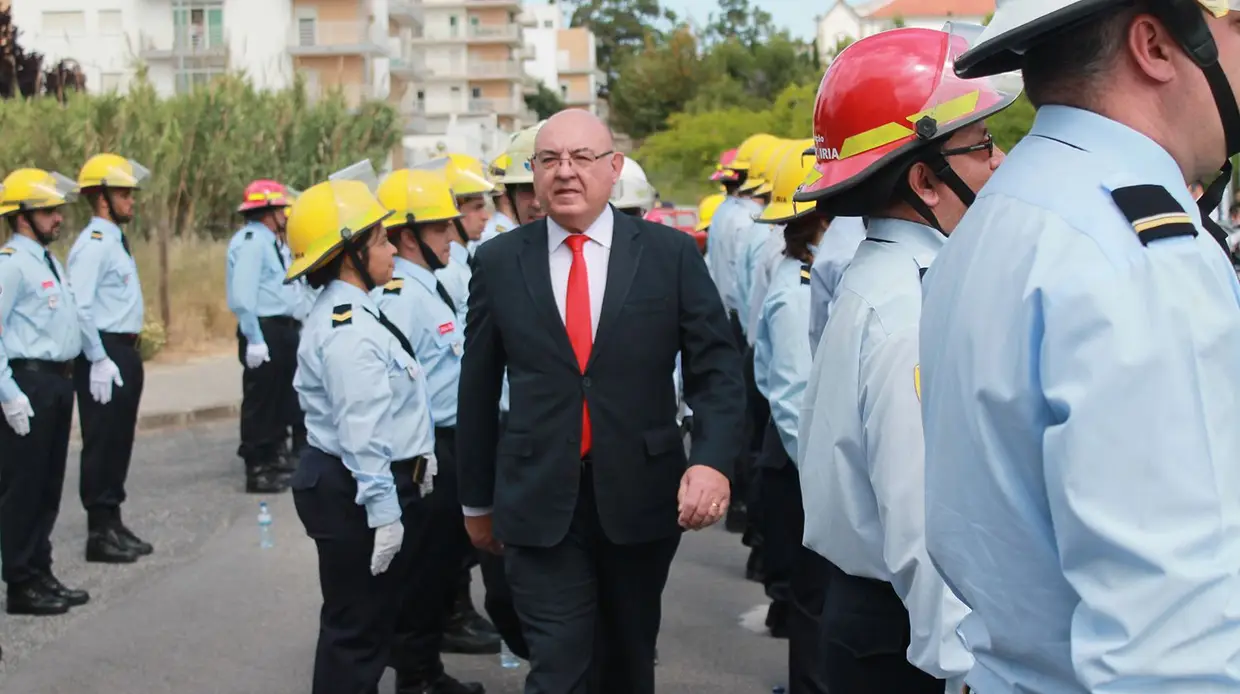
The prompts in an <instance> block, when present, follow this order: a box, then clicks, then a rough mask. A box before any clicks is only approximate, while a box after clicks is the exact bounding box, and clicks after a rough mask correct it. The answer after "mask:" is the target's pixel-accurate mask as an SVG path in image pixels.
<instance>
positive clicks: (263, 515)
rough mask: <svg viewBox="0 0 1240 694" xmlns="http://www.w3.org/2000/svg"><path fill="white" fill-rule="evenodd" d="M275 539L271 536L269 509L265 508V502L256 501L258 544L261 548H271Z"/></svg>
mask: <svg viewBox="0 0 1240 694" xmlns="http://www.w3.org/2000/svg"><path fill="white" fill-rule="evenodd" d="M275 544H276V543H275V539H274V538H273V537H272V536H271V511H270V510H268V509H267V502H266V501H260V502H258V545H259V546H260V547H262V548H263V549H271V548H272V547H274V546H275Z"/></svg>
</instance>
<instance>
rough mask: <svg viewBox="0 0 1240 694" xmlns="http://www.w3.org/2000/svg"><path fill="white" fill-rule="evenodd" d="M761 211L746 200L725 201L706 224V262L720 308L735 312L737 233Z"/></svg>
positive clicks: (751, 222) (732, 199)
mask: <svg viewBox="0 0 1240 694" xmlns="http://www.w3.org/2000/svg"><path fill="white" fill-rule="evenodd" d="M760 210H761V208H759V207H758V204H757V203H756V202H753V201H752V200H750V199H748V198H736V197H728V198H727V199H725V200H724V201H723V202H722V203H720V204H719V209H717V210H715V214H714V216H713V217H711V220H710V233H709V234H708V235H707V243H709V244H710V246H709V248H708V254H707V255H708V258H709V259H710V262H711V265H710V266H709V267H710V269H711V270H712V272H711V275H712V276H713V277H714V278H715V285H716V287H718V289H719V295H720V297H721V298H722V299H723V306H724V308H726V309H728V310H729V311H735V310H737V306H738V304H737V296H736V253H737V249H736V244H737V237H738V236H739V235H740V233H741V230H742V229H744V228H747V227H748V226H749V225H751V224H753V217H754V215H756V214H757V213H758V212H759V211H760Z"/></svg>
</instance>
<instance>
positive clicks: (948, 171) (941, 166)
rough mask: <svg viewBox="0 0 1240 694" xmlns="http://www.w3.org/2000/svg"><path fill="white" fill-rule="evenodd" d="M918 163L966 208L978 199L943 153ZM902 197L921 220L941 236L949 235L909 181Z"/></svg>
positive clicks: (902, 188)
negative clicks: (949, 190)
mask: <svg viewBox="0 0 1240 694" xmlns="http://www.w3.org/2000/svg"><path fill="white" fill-rule="evenodd" d="M918 161H920V162H921V163H923V164H925V165H926V166H928V167H930V170H931V171H932V172H934V175H935V176H937V177H938V179H939V180H940V181H942V182H943V183H944V184H946V185H947V187H948V188H950V189H951V191H952V192H953V193H955V194H956V197H957V198H960V202H962V203H964V206H965V207H966V208H967V207H969V206H970V205H972V204H973V201H974V200H976V199H977V194H976V193H974V192H973V189H972V188H970V187H969V185H968V184H967V183H965V182H964V179H962V178H960V175H959V174H957V173H956V170H955V169H953V168H952V165H951V164H949V163H948V161H947V157H945V156H943V155H942V153H940V152H938V151H934V152H931V153H930V154H927V155H926V156H924V157H922V158H920V159H919V160H918ZM900 197H901V198H902V199H903V200H904V202H906V203H908V205H909V207H912V208H913V210H914V211H916V212H917V214H919V215H921V218H922V219H924V220H926V223H927V224H929V225H930V226H932V227H934V228H935V229H936V230H938V232H939V233H940V234H943V235H944V236H946V235H947V232H946V231H944V230H943V226H942V225H941V224H939V219H938V217H936V216H935V214H934V211H933V210H931V209H930V206H929V205H927V204H926V201H925V200H922V199H921V196H919V195H917V193H914V192H913V189H912V188H910V187H909V185H908V182H907V180H906V181H905V183H904V185H903V186H901V189H900Z"/></svg>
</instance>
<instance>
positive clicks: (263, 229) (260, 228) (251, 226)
mask: <svg viewBox="0 0 1240 694" xmlns="http://www.w3.org/2000/svg"><path fill="white" fill-rule="evenodd" d="M241 228H242V229H243V230H245V231H255V232H257V233H259V234H264V236H263V238H264V239H265V240H268V241H279V239H277V238H276V232H274V231H272V230H271V229H270V227H268V226H267V225H266V224H263V223H262V222H259V221H253V222H246V224H245V226H243V227H241Z"/></svg>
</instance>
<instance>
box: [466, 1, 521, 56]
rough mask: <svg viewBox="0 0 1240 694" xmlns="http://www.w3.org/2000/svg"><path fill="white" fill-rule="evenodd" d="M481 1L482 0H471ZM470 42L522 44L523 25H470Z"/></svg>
mask: <svg viewBox="0 0 1240 694" xmlns="http://www.w3.org/2000/svg"><path fill="white" fill-rule="evenodd" d="M470 2H481V0H470ZM469 41H470V43H512V44H516V45H518V46H519V45H521V27H520V26H518V25H516V24H477V25H471V26H470V27H469Z"/></svg>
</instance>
